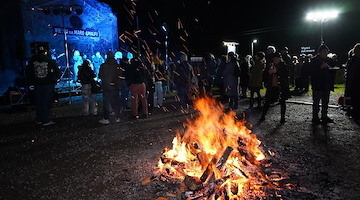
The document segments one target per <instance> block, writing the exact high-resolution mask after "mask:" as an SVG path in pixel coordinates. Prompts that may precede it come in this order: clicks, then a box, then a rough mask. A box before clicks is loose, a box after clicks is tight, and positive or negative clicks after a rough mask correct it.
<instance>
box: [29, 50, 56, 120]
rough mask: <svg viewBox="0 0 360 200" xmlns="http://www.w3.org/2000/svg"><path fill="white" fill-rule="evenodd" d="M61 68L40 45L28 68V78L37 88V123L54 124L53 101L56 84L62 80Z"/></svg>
mask: <svg viewBox="0 0 360 200" xmlns="http://www.w3.org/2000/svg"><path fill="white" fill-rule="evenodd" d="M60 75H61V74H60V69H59V67H58V65H57V64H56V62H55V60H52V59H51V57H50V56H49V55H48V52H47V50H46V49H45V48H44V47H43V46H39V47H38V49H37V53H36V55H34V56H33V57H32V58H31V59H30V61H29V64H28V66H27V68H26V78H27V82H28V84H29V85H30V86H32V85H33V86H34V90H35V106H36V118H35V121H36V123H37V124H39V125H42V126H48V125H52V124H54V123H55V122H53V121H52V119H51V110H50V108H51V103H52V100H53V96H54V91H55V84H56V83H57V82H59V81H60Z"/></svg>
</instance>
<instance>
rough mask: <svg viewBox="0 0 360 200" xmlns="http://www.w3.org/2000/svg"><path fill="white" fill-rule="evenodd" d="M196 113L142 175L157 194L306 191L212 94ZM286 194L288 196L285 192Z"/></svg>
mask: <svg viewBox="0 0 360 200" xmlns="http://www.w3.org/2000/svg"><path fill="white" fill-rule="evenodd" d="M195 107H196V109H197V110H198V111H199V116H198V117H197V118H196V119H195V120H193V121H188V122H187V124H186V125H185V126H186V130H185V131H183V132H181V133H179V134H178V135H177V136H176V137H175V138H174V140H173V147H172V148H171V149H167V148H166V149H165V150H164V153H163V155H162V157H161V158H160V159H159V163H158V167H157V171H156V173H155V174H154V175H153V176H151V177H148V178H145V179H144V180H143V181H142V184H154V185H155V187H157V189H158V194H157V196H158V197H159V198H158V199H159V200H160V199H169V200H172V199H174V200H175V199H176V200H205V199H209V200H240V199H244V200H245V199H289V198H285V197H286V195H288V196H289V194H291V195H296V194H298V193H300V194H302V195H303V193H304V194H306V195H303V196H306V197H307V198H308V197H309V195H310V196H311V194H308V192H306V190H305V189H304V188H301V187H299V186H297V184H296V181H294V180H292V179H291V178H290V177H289V176H288V175H287V173H286V170H284V169H282V168H281V167H280V166H279V165H278V163H277V161H276V159H275V158H274V157H273V156H272V155H274V153H273V152H271V151H269V150H266V147H265V146H264V145H263V144H262V143H261V142H260V141H259V140H258V139H257V138H256V136H255V135H254V134H252V133H251V131H250V130H249V129H248V128H247V127H246V125H245V122H244V121H240V120H237V119H236V117H235V114H234V113H231V112H230V113H224V112H223V108H222V106H221V105H219V104H217V103H216V102H215V101H214V100H212V99H200V100H198V101H197V103H196V105H195ZM290 199H291V198H290Z"/></svg>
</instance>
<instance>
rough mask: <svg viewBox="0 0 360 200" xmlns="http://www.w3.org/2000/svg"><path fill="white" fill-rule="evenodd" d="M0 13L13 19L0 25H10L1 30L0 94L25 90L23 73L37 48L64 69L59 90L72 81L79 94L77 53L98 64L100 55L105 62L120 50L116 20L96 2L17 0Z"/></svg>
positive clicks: (105, 8)
mask: <svg viewBox="0 0 360 200" xmlns="http://www.w3.org/2000/svg"><path fill="white" fill-rule="evenodd" d="M0 11H1V12H0V13H1V14H0V17H1V18H2V19H8V21H7V20H2V22H0V23H1V24H2V27H6V29H2V30H0V37H1V38H0V39H1V40H0V47H1V49H2V50H1V51H2V53H1V55H0V67H1V68H0V69H1V75H0V79H1V80H2V84H1V86H0V96H2V95H3V94H4V92H5V91H7V90H8V88H9V87H14V88H20V87H25V81H24V80H22V79H25V77H24V76H23V74H24V73H23V71H24V69H25V67H26V64H27V60H28V59H29V58H30V57H31V56H32V54H33V53H34V51H35V48H36V46H38V45H42V46H45V48H47V49H48V50H49V53H50V54H51V56H52V57H53V59H55V60H56V62H57V63H58V65H59V67H60V68H61V70H62V80H61V82H60V83H59V84H58V85H57V88H59V91H64V90H63V89H61V88H60V87H62V86H63V87H68V85H69V83H70V85H71V88H75V90H76V88H77V87H78V85H79V84H78V83H75V81H76V73H77V65H78V63H76V59H77V58H76V57H74V52H76V51H79V52H80V55H79V56H80V57H81V59H82V60H84V59H89V60H90V61H93V58H94V57H95V54H96V52H100V55H102V57H103V58H104V59H105V57H104V55H105V54H106V52H108V51H109V50H111V51H116V50H118V46H119V43H118V26H117V17H116V16H115V15H114V14H113V13H112V10H111V8H110V6H108V5H107V4H104V3H100V2H98V1H97V0H14V1H9V3H5V6H3V7H2V8H1V10H0ZM16 11H18V12H16ZM19 13H20V14H19ZM74 65H75V66H74ZM69 79H72V81H69ZM19 80H20V81H19ZM73 85H74V87H72V86H73Z"/></svg>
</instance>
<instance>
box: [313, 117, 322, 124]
mask: <svg viewBox="0 0 360 200" xmlns="http://www.w3.org/2000/svg"><path fill="white" fill-rule="evenodd" d="M311 121H312V123H313V124H319V123H320V122H321V121H320V119H319V117H314V118H313V119H312V120H311Z"/></svg>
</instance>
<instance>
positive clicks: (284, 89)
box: [263, 62, 290, 99]
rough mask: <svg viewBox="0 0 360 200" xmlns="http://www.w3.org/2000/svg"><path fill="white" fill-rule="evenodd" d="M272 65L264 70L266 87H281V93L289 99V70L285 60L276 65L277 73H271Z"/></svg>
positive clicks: (284, 97) (282, 96) (283, 97)
mask: <svg viewBox="0 0 360 200" xmlns="http://www.w3.org/2000/svg"><path fill="white" fill-rule="evenodd" d="M270 66H271V65H268V66H267V67H266V68H265V70H264V73H263V74H264V76H263V78H264V84H265V87H266V88H271V87H280V88H279V89H280V90H279V91H280V95H281V98H282V99H287V98H288V97H289V96H290V89H289V78H288V77H289V70H288V66H287V65H286V64H285V62H280V63H279V64H278V65H275V66H274V67H275V68H276V73H274V74H269V69H270Z"/></svg>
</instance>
